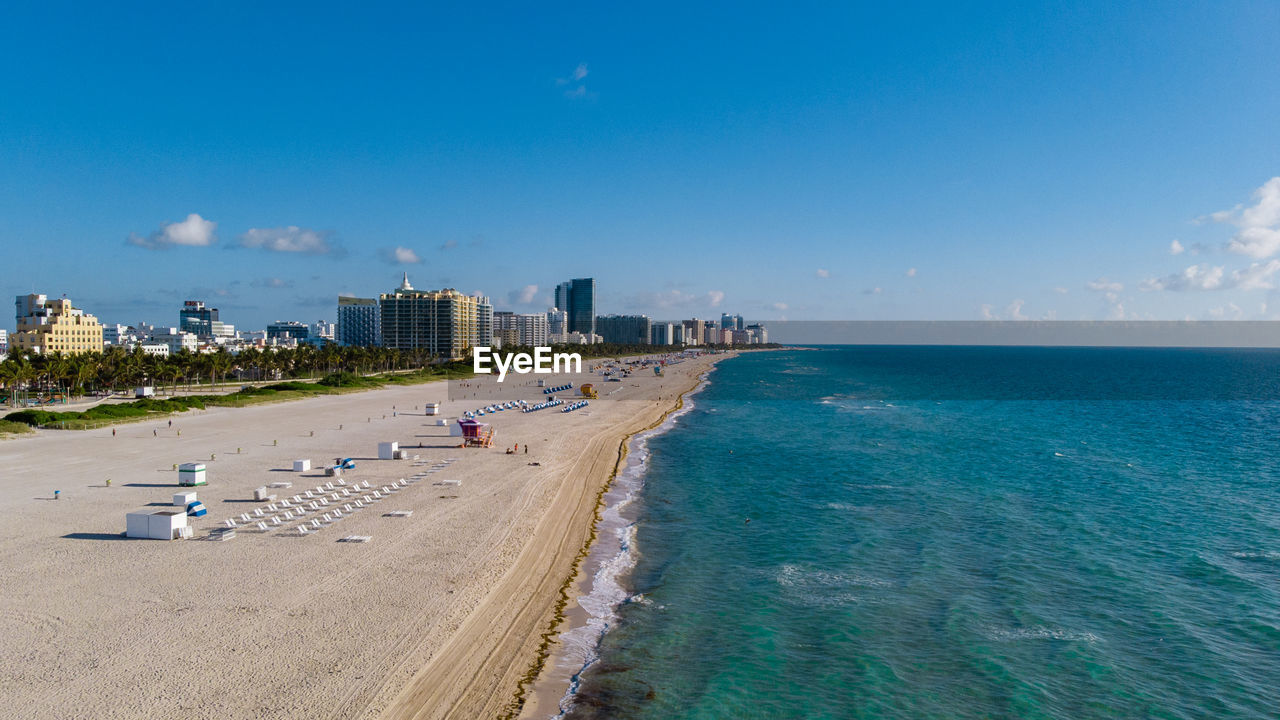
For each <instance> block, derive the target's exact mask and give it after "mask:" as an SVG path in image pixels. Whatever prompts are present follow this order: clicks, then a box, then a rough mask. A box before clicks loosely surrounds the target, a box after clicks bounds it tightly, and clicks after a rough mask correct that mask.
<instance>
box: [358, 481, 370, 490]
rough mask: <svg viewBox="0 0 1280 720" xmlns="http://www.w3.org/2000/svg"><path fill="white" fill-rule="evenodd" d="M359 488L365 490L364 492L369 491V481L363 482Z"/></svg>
mask: <svg viewBox="0 0 1280 720" xmlns="http://www.w3.org/2000/svg"><path fill="white" fill-rule="evenodd" d="M360 487H362V488H365V489H366V490H367V489H369V481H368V480H365V481H364V482H362V483H360Z"/></svg>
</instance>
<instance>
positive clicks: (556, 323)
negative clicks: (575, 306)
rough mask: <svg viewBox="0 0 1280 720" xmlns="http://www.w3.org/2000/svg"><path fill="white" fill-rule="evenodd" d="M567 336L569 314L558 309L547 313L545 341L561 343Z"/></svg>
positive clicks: (554, 308)
mask: <svg viewBox="0 0 1280 720" xmlns="http://www.w3.org/2000/svg"><path fill="white" fill-rule="evenodd" d="M568 335H569V313H567V312H565V311H564V310H561V309H560V308H558V307H553V308H551V309H550V310H548V311H547V340H549V341H550V342H553V343H562V342H564V341H565V338H566V337H567V336H568Z"/></svg>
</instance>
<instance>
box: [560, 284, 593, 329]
mask: <svg viewBox="0 0 1280 720" xmlns="http://www.w3.org/2000/svg"><path fill="white" fill-rule="evenodd" d="M556 307H557V308H559V309H560V310H564V311H565V312H566V313H567V314H568V316H569V323H568V328H567V329H566V332H571V333H573V332H577V333H582V334H583V335H594V334H596V281H595V278H574V279H573V280H570V281H568V282H562V283H560V284H559V285H557V286H556Z"/></svg>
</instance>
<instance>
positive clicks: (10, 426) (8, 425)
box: [0, 420, 34, 437]
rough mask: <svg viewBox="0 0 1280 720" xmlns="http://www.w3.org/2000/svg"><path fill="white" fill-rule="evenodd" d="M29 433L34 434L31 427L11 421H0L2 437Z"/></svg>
mask: <svg viewBox="0 0 1280 720" xmlns="http://www.w3.org/2000/svg"><path fill="white" fill-rule="evenodd" d="M29 432H34V431H33V430H32V429H31V426H30V425H26V424H25V423H20V422H13V421H11V420H0V437H4V436H5V435H25V434H26V433H29Z"/></svg>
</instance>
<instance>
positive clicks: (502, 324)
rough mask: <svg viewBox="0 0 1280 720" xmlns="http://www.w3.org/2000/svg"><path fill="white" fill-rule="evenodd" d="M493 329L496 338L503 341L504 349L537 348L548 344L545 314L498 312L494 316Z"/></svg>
mask: <svg viewBox="0 0 1280 720" xmlns="http://www.w3.org/2000/svg"><path fill="white" fill-rule="evenodd" d="M493 327H494V336H495V337H499V338H501V339H502V345H503V347H507V346H511V345H519V346H522V347H536V346H539V345H546V344H547V342H548V340H547V335H548V333H547V316H546V314H544V313H513V312H496V313H494V314H493Z"/></svg>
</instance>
